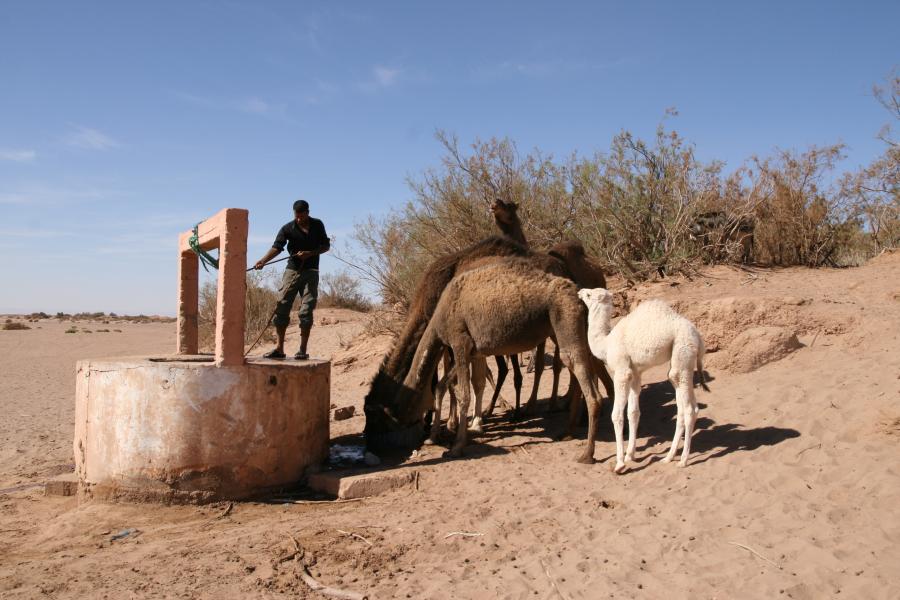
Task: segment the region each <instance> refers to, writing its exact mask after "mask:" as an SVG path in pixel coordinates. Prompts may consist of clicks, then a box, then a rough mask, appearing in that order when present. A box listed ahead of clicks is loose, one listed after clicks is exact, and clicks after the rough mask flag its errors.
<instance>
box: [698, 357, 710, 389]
mask: <svg viewBox="0 0 900 600" xmlns="http://www.w3.org/2000/svg"><path fill="white" fill-rule="evenodd" d="M697 373H699V374H700V387H702V388H703V391H705V392H708V391H709V386H708V385H706V375H705V374H704V373H703V353H702V352H698V353H697Z"/></svg>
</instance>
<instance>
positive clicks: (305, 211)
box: [294, 200, 309, 225]
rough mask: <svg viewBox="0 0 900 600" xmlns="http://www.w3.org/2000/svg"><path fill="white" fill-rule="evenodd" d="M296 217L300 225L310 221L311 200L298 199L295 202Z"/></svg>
mask: <svg viewBox="0 0 900 600" xmlns="http://www.w3.org/2000/svg"><path fill="white" fill-rule="evenodd" d="M294 219H295V220H296V221H297V223H299V224H300V225H306V224H307V223H309V202H307V201H306V200H297V201H296V202H294Z"/></svg>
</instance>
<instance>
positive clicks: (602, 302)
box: [578, 288, 613, 335]
mask: <svg viewBox="0 0 900 600" xmlns="http://www.w3.org/2000/svg"><path fill="white" fill-rule="evenodd" d="M578 297H579V298H581V301H582V302H584V303H585V305H587V307H588V322H589V326H591V327H593V326H595V323H596V326H597V327H599V328H601V329H603V330H605V331H604V335H606V334H607V333H609V325H610V321H611V320H612V313H613V295H612V292H610V291H609V290H606V289H603V288H593V289H590V288H585V289H581V290H578Z"/></svg>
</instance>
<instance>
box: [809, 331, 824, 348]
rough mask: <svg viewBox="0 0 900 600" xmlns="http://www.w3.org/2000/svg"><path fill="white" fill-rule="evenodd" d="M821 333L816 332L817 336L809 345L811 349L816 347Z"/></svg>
mask: <svg viewBox="0 0 900 600" xmlns="http://www.w3.org/2000/svg"><path fill="white" fill-rule="evenodd" d="M820 333H821V331H818V330H817V331H816V335H814V336H813V339H812V341H811V342H810V343H809V347H810V348H812V347H813V346H815V345H816V340H817V339H819V334H820Z"/></svg>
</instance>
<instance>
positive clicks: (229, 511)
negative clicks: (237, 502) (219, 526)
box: [216, 502, 234, 519]
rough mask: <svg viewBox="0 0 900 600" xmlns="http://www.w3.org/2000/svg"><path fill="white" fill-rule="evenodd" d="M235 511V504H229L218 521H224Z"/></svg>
mask: <svg viewBox="0 0 900 600" xmlns="http://www.w3.org/2000/svg"><path fill="white" fill-rule="evenodd" d="M233 509H234V502H229V503H228V506H226V507H225V510H223V511H222V514H221V515H219V516H218V517H216V519H224V518H225V517H227V516H228V515H230V514H231V511H232V510H233Z"/></svg>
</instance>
